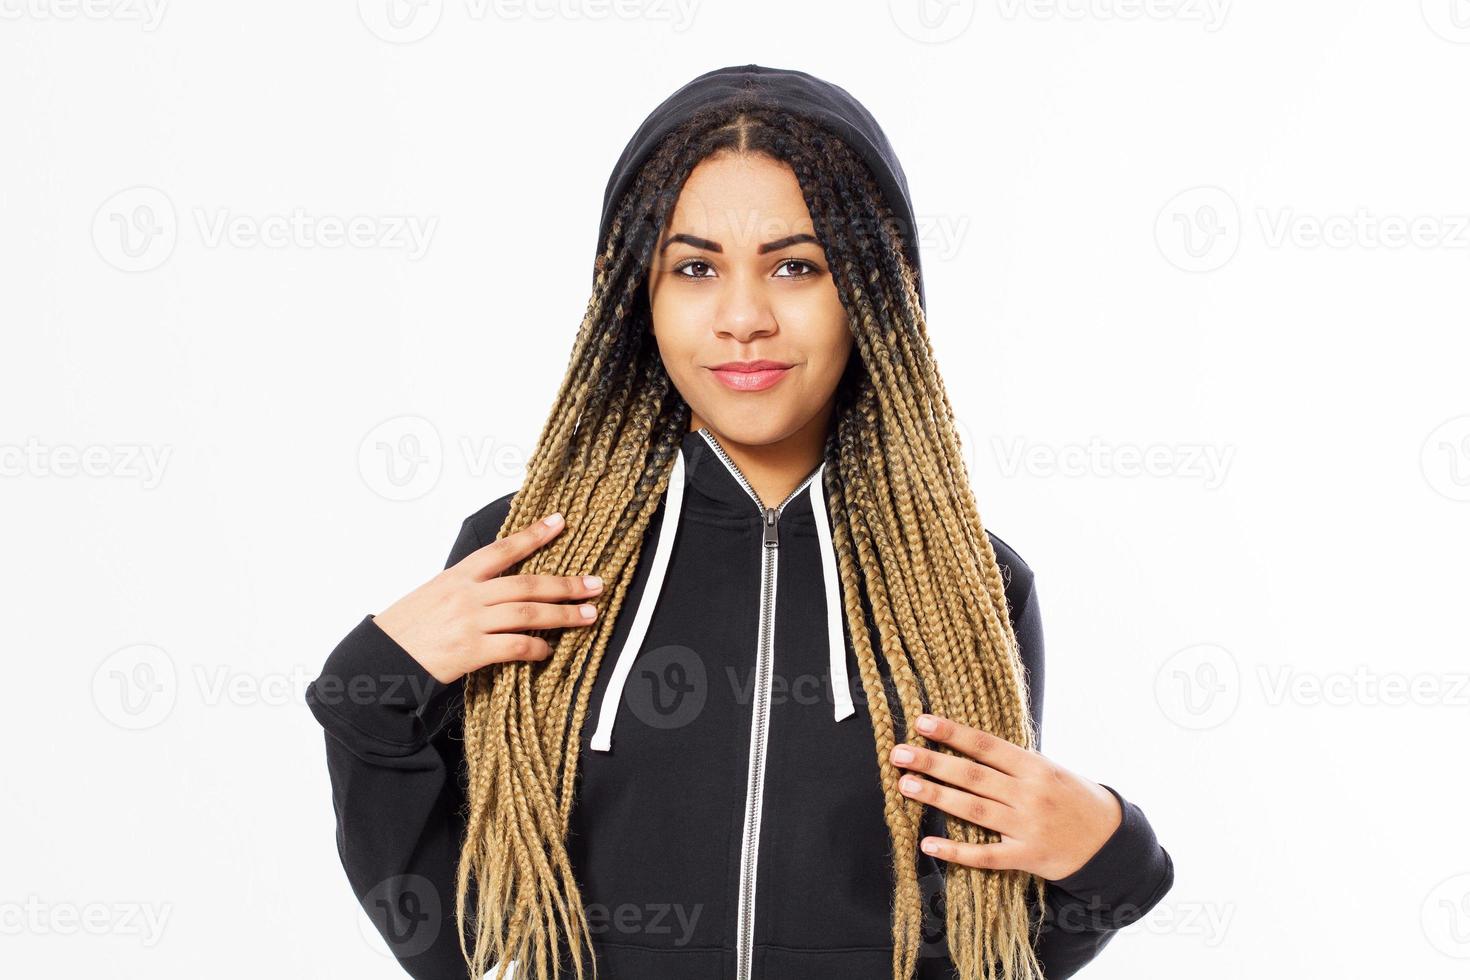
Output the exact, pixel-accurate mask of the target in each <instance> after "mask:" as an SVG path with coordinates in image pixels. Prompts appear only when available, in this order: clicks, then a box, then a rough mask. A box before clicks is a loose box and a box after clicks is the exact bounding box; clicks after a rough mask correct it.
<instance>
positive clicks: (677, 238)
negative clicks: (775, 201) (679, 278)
mask: <svg viewBox="0 0 1470 980" xmlns="http://www.w3.org/2000/svg"><path fill="white" fill-rule="evenodd" d="M675 242H683V243H684V244H685V245H692V246H694V247H695V248H702V249H704V250H705V251H707V252H724V251H725V250H724V249H723V248H721V247H720V243H719V242H712V241H710V240H709V239H708V238H700V237H699V236H697V235H686V234H684V233H683V232H677V233H675V234H672V235H670V236H669V237H668V238H666V239H664V243H663V244H662V245H660V246H659V248H658V250H659V252H660V253H662V252H663V251H664V250H665V249H667V248H668V247H669V246H670V245H672V244H674V243H675ZM805 242H810V243H811V244H813V245H821V244H822V243H821V242H819V241H817V236H816V235H808V234H807V233H806V232H798V233H797V234H795V235H787V236H786V237H785V238H778V239H776V240H775V241H773V242H766V243H765V244H764V245H760V246H758V247H757V248H756V250H755V251H756V254H757V255H765V254H766V253H767V252H774V251H776V250H777V249H780V248H789V247H790V246H792V245H799V244H803V243H805Z"/></svg>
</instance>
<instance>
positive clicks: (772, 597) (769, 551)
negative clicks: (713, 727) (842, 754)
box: [699, 428, 821, 980]
mask: <svg viewBox="0 0 1470 980" xmlns="http://www.w3.org/2000/svg"><path fill="white" fill-rule="evenodd" d="M699 434H700V435H702V436H704V441H705V442H707V443H709V447H710V449H712V450H714V452H715V455H716V456H718V457H720V459H721V461H722V462H724V464H725V466H726V468H727V469H729V471H730V473H731V475H732V476H734V477H735V479H736V480H738V481H740V485H741V486H742V487H744V488H745V492H746V493H748V494H750V499H751V500H753V501H755V507H756V511H757V512H758V513H759V514H760V515H761V548H762V552H763V554H762V555H761V611H760V637H759V639H758V641H757V644H756V654H755V663H756V667H755V671H756V674H755V684H754V687H753V690H754V693H755V703H754V706H753V707H752V709H751V710H752V715H751V721H750V761H749V764H748V766H747V769H746V777H745V836H744V839H743V841H742V843H741V847H740V897H739V902H738V904H737V908H738V910H739V911H738V914H737V917H736V926H735V931H736V946H735V980H750V968H751V961H752V958H753V953H754V946H755V877H756V876H755V872H756V864H757V859H758V856H759V851H758V848H759V844H760V836H761V796H762V793H763V789H764V787H765V775H766V772H765V766H766V735H767V733H768V732H769V730H770V721H771V714H770V701H771V661H772V659H773V658H774V656H775V649H774V646H773V642H772V641H773V640H774V638H775V632H776V624H775V616H776V569H777V563H776V548H777V546H778V545H779V543H780V541H779V539H778V537H777V534H776V522H777V521H778V520H780V518H781V512H782V511H783V510H785V509H786V505H787V504H789V503H790V502H791V501H792V500H794V499H795V498H796V497H797V495H798V494H800V493H801V492H802V491H803V490H805V489H806V488H807V486H808V485H809V484H810V483H811V482H812V478H813V477H815V476H816V475H817V470H820V469H821V465H820V464H819V465H818V466H817V469H815V470H812V472H811V473H809V474H808V475H807V477H806V479H804V480H802V481H801V484H800V485H799V486H797V488H796V489H795V490H792V491H791V493H789V494H787V495H786V499H785V500H783V501H781V503H779V504H777V505H776V506H775V507H767V506H766V505H765V504H764V503H762V502H761V498H760V496H759V495H758V494H757V493H756V492H755V489H754V488H753V487H751V485H750V481H749V480H747V479H746V478H745V474H744V473H741V472H740V467H738V466H736V465H735V461H734V460H732V459H731V458H730V457H729V455H728V454H726V452H725V450H724V449H723V448H722V447H721V446H720V444H719V443H718V442H716V441H715V437H714V436H713V435H711V434H710V431H709V430H708V429H704V428H702V429H700V430H699Z"/></svg>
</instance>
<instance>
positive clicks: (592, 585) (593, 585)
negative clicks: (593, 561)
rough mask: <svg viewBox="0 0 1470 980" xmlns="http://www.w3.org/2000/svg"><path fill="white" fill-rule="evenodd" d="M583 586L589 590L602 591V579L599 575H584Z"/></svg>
mask: <svg viewBox="0 0 1470 980" xmlns="http://www.w3.org/2000/svg"><path fill="white" fill-rule="evenodd" d="M582 584H583V585H585V586H587V588H589V589H600V588H602V578H601V576H597V575H583V576H582Z"/></svg>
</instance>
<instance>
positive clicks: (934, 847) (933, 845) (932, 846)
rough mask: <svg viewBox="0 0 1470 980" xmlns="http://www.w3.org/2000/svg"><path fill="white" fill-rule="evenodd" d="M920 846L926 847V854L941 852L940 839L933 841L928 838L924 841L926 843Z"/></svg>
mask: <svg viewBox="0 0 1470 980" xmlns="http://www.w3.org/2000/svg"><path fill="white" fill-rule="evenodd" d="M919 846H920V847H922V848H923V849H924V853H925V854H938V853H939V842H938V841H932V840H927V839H926V840H925V841H924V843H922V844H920V845H919Z"/></svg>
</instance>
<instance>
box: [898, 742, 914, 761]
mask: <svg viewBox="0 0 1470 980" xmlns="http://www.w3.org/2000/svg"><path fill="white" fill-rule="evenodd" d="M893 761H894V762H897V763H899V764H900V765H902V764H903V763H907V762H913V761H914V750H913V749H911V748H909V747H908V746H907V745H900V746H898V747H897V748H895V749H894V750H893Z"/></svg>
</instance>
